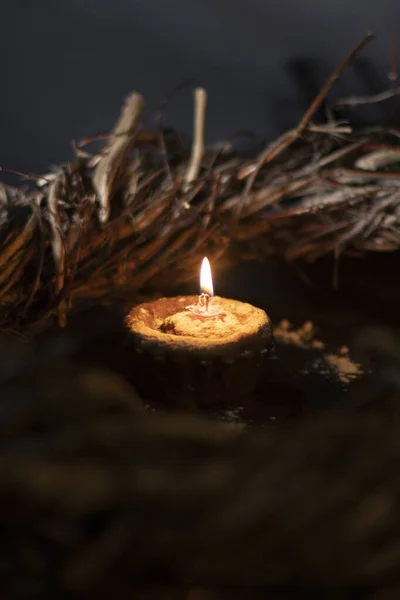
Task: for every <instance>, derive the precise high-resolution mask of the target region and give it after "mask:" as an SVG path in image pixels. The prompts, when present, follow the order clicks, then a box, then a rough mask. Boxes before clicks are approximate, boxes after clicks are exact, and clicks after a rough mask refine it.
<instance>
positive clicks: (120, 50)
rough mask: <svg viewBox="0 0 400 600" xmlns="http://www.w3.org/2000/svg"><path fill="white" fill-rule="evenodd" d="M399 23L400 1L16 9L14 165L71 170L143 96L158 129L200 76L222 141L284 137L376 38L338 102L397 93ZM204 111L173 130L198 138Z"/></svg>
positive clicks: (177, 112)
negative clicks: (81, 145)
mask: <svg viewBox="0 0 400 600" xmlns="http://www.w3.org/2000/svg"><path fill="white" fill-rule="evenodd" d="M399 17H400V3H399V2H398V0H380V1H379V2H378V1H377V0H335V1H333V0H66V1H60V0H36V1H33V0H8V1H6V0H3V2H2V3H1V17H0V49H1V83H2V85H1V93H0V132H1V143H0V165H2V166H5V167H12V168H14V169H20V170H23V171H28V170H29V171H33V172H43V171H46V169H47V168H48V167H49V166H50V165H51V164H54V163H57V162H60V161H64V160H67V159H69V158H70V157H71V156H72V149H71V145H70V143H71V140H72V139H73V138H81V137H83V136H86V135H91V134H95V133H98V132H102V131H107V130H109V128H110V127H111V126H112V124H113V123H114V121H115V119H116V117H117V114H118V111H119V108H120V105H121V102H122V99H123V97H124V96H125V95H126V94H127V93H128V92H129V91H131V90H133V89H136V90H139V91H140V92H142V93H143V94H144V95H145V97H146V101H147V116H146V119H147V123H148V125H149V126H152V124H153V121H154V112H155V109H156V107H157V105H158V103H159V101H160V100H162V98H163V97H164V96H165V94H166V93H167V92H168V91H169V90H170V89H171V88H172V87H173V86H175V85H176V84H179V83H180V82H182V81H183V80H184V79H186V78H188V77H189V78H192V79H193V80H194V81H195V82H196V83H197V84H201V85H204V86H205V87H206V88H207V89H208V91H209V109H208V118H207V140H208V141H213V140H217V139H221V138H227V137H229V136H230V135H231V134H233V133H235V132H236V131H238V130H251V131H253V132H254V133H257V134H259V135H260V136H262V137H263V138H269V137H271V136H275V135H276V134H277V133H279V132H281V131H282V130H284V129H286V128H288V127H291V126H293V125H294V124H295V123H296V122H297V120H298V118H299V116H300V115H301V112H302V111H303V110H304V109H305V107H306V106H307V103H308V102H309V101H310V99H311V98H312V96H313V94H315V92H316V90H317V89H318V87H319V86H320V85H321V83H323V81H324V80H325V78H326V77H327V76H328V75H329V74H330V73H331V71H332V70H333V68H334V67H335V66H336V65H337V63H338V62H339V61H340V60H341V59H342V58H343V56H344V55H345V54H346V53H347V52H348V50H349V49H350V48H351V46H352V45H353V44H354V43H355V42H356V41H358V39H359V38H360V37H361V36H362V35H363V34H364V33H365V32H366V30H367V29H371V30H373V31H374V32H375V33H376V35H377V39H376V40H375V41H374V42H373V43H372V44H371V45H370V46H369V47H368V48H367V49H365V51H364V52H363V53H362V56H361V57H360V58H359V59H358V61H357V62H356V63H355V64H354V65H353V66H352V67H351V68H350V69H349V71H348V72H347V73H346V75H345V76H344V77H343V79H342V80H341V81H340V83H339V84H338V86H337V87H336V88H335V93H336V95H339V96H343V95H347V94H353V93H371V92H377V91H381V90H382V89H385V88H387V87H388V86H389V80H388V73H389V71H390V68H391V67H390V36H391V31H392V28H393V26H395V25H396V23H397V21H398V20H399V19H398V18H399ZM399 22H400V20H399ZM399 48H400V43H399ZM191 114H192V105H191V96H190V92H189V91H186V92H185V93H182V94H181V95H180V96H179V97H178V98H177V99H176V100H174V101H173V102H172V103H171V104H170V106H169V109H168V112H167V119H168V123H169V124H171V125H173V126H174V127H176V128H178V129H180V130H183V131H186V132H188V133H190V131H191ZM371 114H372V117H373V118H374V119H375V120H376V118H379V117H381V116H382V108H381V107H379V108H378V107H377V108H375V109H374V110H373V111H372V113H371Z"/></svg>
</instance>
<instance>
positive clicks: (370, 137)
mask: <svg viewBox="0 0 400 600" xmlns="http://www.w3.org/2000/svg"><path fill="white" fill-rule="evenodd" d="M371 37H372V36H371V34H367V35H366V36H365V37H364V38H363V39H362V40H361V42H360V43H359V44H357V46H356V47H355V48H354V49H353V50H352V51H351V52H350V53H349V54H348V56H347V57H346V58H345V60H344V61H343V62H342V63H341V64H340V65H339V67H338V68H337V69H336V70H335V72H334V73H333V74H332V76H331V77H330V78H329V79H328V81H327V82H326V84H325V85H324V86H323V88H322V90H321V92H320V93H319V94H318V96H317V97H316V99H315V100H314V102H313V103H312V105H311V106H310V108H309V109H308V110H307V111H306V113H305V115H304V117H303V118H302V119H301V121H300V123H299V125H298V126H297V128H295V129H293V130H290V131H289V132H286V133H285V134H283V135H282V136H281V137H279V138H278V139H277V140H275V141H274V142H272V143H271V144H269V145H268V146H267V147H266V148H265V150H263V151H262V152H261V154H260V155H259V156H256V157H255V158H248V157H243V156H241V155H239V154H238V153H237V152H236V151H235V150H234V149H232V148H231V147H225V149H222V150H221V147H219V148H217V149H216V148H212V147H211V148H204V119H205V108H206V92H205V90H202V89H197V90H196V91H195V99H196V103H195V120H194V122H195V127H194V140H193V146H192V148H191V149H190V148H187V147H185V145H184V144H183V143H182V142H181V141H180V139H179V137H178V136H177V135H176V134H174V133H171V132H166V131H165V130H161V131H160V132H159V133H158V134H151V133H148V132H146V131H143V130H142V129H141V128H140V118H141V113H142V109H143V105H144V101H143V98H142V96H141V95H140V94H137V93H133V94H131V95H130V96H129V97H128V98H127V100H126V103H125V106H124V108H123V110H122V114H121V117H120V119H119V120H118V122H117V124H116V126H115V129H114V131H113V132H112V133H111V135H109V136H106V138H107V144H106V146H105V148H104V149H103V150H102V151H101V152H100V153H99V154H95V155H91V154H89V153H87V152H86V151H84V150H83V146H84V145H85V144H86V143H88V142H89V141H92V140H84V141H83V142H81V143H80V144H79V146H78V148H77V149H76V153H77V160H75V161H74V162H71V163H68V164H66V165H62V166H60V167H58V168H57V169H56V170H55V171H53V172H52V173H50V174H48V175H46V176H44V177H40V178H36V179H35V181H34V184H33V187H31V189H30V190H29V191H28V192H26V191H24V190H22V189H12V188H10V187H8V186H6V185H3V186H1V188H0V193H1V209H2V215H1V221H0V238H1V241H2V245H1V252H0V302H1V305H2V309H3V310H2V311H1V322H0V326H1V328H2V329H3V330H4V329H8V330H9V329H17V330H20V329H26V327H28V326H29V325H34V324H36V325H38V324H40V323H42V322H43V321H46V320H47V319H48V318H49V317H50V316H52V315H54V314H57V315H58V322H59V324H60V325H61V326H63V325H65V323H66V317H67V313H68V311H69V310H70V309H71V307H72V306H77V305H80V304H81V303H82V302H83V301H84V302H91V301H96V302H99V301H102V300H105V299H107V300H108V301H110V300H112V299H114V298H117V297H118V298H121V297H127V296H132V295H135V294H137V293H138V292H139V291H143V290H144V289H147V290H149V289H156V290H158V291H163V290H165V289H166V287H169V286H170V282H171V281H174V282H175V283H178V282H181V281H184V280H187V279H188V278H191V277H193V276H194V273H196V272H197V270H196V269H194V263H197V262H198V261H199V257H200V256H201V255H204V254H205V253H207V254H208V255H209V256H210V257H211V258H212V260H213V261H214V263H216V264H218V266H219V268H221V267H224V266H227V265H228V264H229V263H230V262H231V261H233V260H236V259H238V258H240V257H243V256H245V257H246V258H250V257H252V256H254V255H256V256H257V257H259V256H260V255H261V256H265V255H267V254H272V253H275V254H280V255H282V256H284V257H285V258H286V259H287V260H297V259H303V260H307V261H313V260H315V259H317V258H318V257H320V256H322V255H324V254H327V253H330V252H333V253H335V255H336V256H339V255H340V253H342V252H343V251H355V252H364V251H391V250H396V249H398V248H399V245H400V216H399V214H400V213H399V211H400V208H399V207H400V204H399V200H400V172H399V171H396V170H395V165H396V163H397V162H400V150H399V146H398V139H399V137H400V132H399V131H397V130H393V129H384V128H380V127H375V128H369V129H368V130H361V131H357V132H353V131H352V130H351V128H350V127H349V126H347V125H345V126H343V124H341V123H339V122H336V121H334V120H332V119H330V120H328V122H327V123H326V124H322V125H316V124H314V123H312V117H313V116H314V114H315V112H316V111H317V110H318V108H319V107H320V106H321V104H322V102H323V100H324V99H325V97H326V95H327V93H328V92H329V90H330V88H331V87H332V85H333V83H334V82H335V81H336V80H337V79H338V77H339V76H340V75H341V73H342V72H343V70H344V69H345V68H346V66H347V65H348V64H349V63H350V61H351V60H352V59H353V57H354V56H355V55H356V53H357V52H358V51H359V50H360V49H361V48H362V47H363V46H364V45H365V44H366V43H367V42H368V41H369V40H370V39H371ZM396 93H397V91H396V90H393V91H392V92H390V93H389V96H390V95H393V94H396ZM381 96H382V98H383V99H385V98H386V97H388V93H385V94H383V95H382V94H381V95H380V96H379V97H378V98H376V97H372V98H370V99H368V98H365V99H357V98H352V99H349V100H347V103H348V104H351V103H353V104H357V103H361V102H364V103H365V102H369V101H371V102H374V101H380V100H382V98H381ZM345 103H346V101H341V103H340V104H341V105H343V104H345Z"/></svg>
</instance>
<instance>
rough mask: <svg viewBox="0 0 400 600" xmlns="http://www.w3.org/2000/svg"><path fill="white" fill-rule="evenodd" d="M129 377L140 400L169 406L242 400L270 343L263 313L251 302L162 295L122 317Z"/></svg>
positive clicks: (267, 318)
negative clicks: (130, 351) (127, 335)
mask: <svg viewBox="0 0 400 600" xmlns="http://www.w3.org/2000/svg"><path fill="white" fill-rule="evenodd" d="M126 325H127V328H128V331H129V332H130V340H131V342H133V347H134V353H133V362H132V369H133V371H134V372H133V379H134V383H135V385H136V387H137V390H138V391H139V393H140V394H141V395H142V397H143V398H145V399H148V400H154V401H156V402H162V403H164V404H165V405H166V406H169V407H174V408H177V407H179V408H184V407H187V408H190V409H193V408H194V407H212V406H215V407H216V406H220V405H221V404H224V405H229V404H231V403H238V402H240V401H241V400H243V401H244V399H245V398H246V397H248V395H249V393H251V392H252V391H253V390H254V388H255V386H256V384H257V381H258V379H259V375H260V372H261V370H262V367H263V364H264V361H265V359H266V358H267V357H268V353H269V351H270V349H271V347H272V345H273V333H272V325H271V321H270V319H269V317H268V316H267V315H266V313H265V312H264V311H263V310H261V309H259V308H256V307H254V306H251V305H250V304H246V303H243V302H238V301H235V300H228V299H225V298H219V297H215V298H213V300H212V304H210V298H209V299H208V302H207V301H206V299H205V298H204V297H202V296H200V298H199V297H198V296H193V297H187V296H179V297H175V298H161V299H159V300H155V301H152V302H146V303H143V304H141V305H139V306H136V307H135V308H133V309H132V310H131V311H130V313H129V314H128V315H127V317H126Z"/></svg>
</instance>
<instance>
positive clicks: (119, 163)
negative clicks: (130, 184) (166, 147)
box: [93, 92, 144, 223]
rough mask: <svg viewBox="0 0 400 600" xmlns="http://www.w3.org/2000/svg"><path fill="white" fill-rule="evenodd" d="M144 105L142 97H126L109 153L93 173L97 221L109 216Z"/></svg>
mask: <svg viewBox="0 0 400 600" xmlns="http://www.w3.org/2000/svg"><path fill="white" fill-rule="evenodd" d="M143 106H144V100H143V96H141V95H140V94H137V93H135V92H134V93H133V94H131V95H130V96H128V98H127V100H126V102H125V106H124V109H123V111H122V114H121V116H120V118H119V120H118V123H117V125H116V127H115V129H114V131H113V134H112V137H111V142H110V145H109V148H108V152H107V153H106V154H105V155H104V156H103V157H102V158H101V160H100V162H99V163H98V165H97V167H96V169H95V171H94V175H93V187H94V189H95V191H96V193H97V198H98V202H99V213H98V214H99V220H100V222H101V223H105V222H106V221H107V220H108V218H109V215H110V202H111V198H112V196H113V194H114V193H115V187H116V184H117V185H119V179H118V177H117V175H118V174H119V173H120V171H121V169H122V168H123V167H124V166H125V164H126V160H127V158H128V156H129V153H130V152H131V150H132V147H133V143H134V134H135V130H136V126H137V124H138V121H139V118H140V116H141V114H142V110H143Z"/></svg>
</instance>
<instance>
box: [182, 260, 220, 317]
mask: <svg viewBox="0 0 400 600" xmlns="http://www.w3.org/2000/svg"><path fill="white" fill-rule="evenodd" d="M200 289H201V294H200V296H199V299H198V302H197V304H193V305H191V306H188V307H187V308H188V309H189V310H190V311H191V312H192V313H194V314H195V315H197V316H198V317H205V318H208V317H216V316H217V315H219V314H220V313H221V312H222V310H221V309H220V308H219V307H218V306H214V305H213V304H212V299H213V296H214V287H213V280H212V275H211V266H210V261H209V260H208V258H207V257H206V256H205V257H204V258H203V262H202V264H201V269H200Z"/></svg>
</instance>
